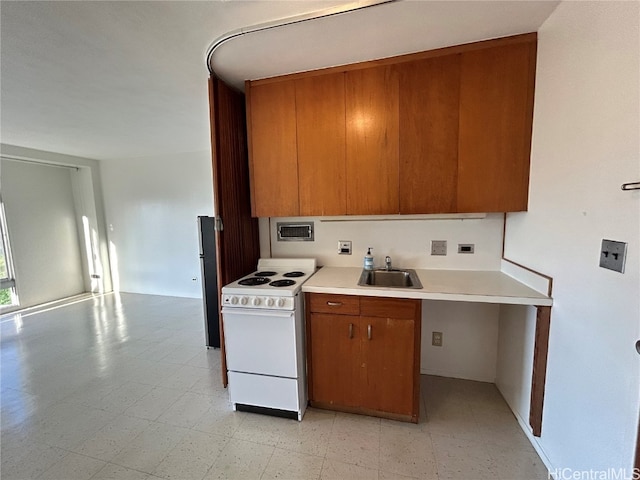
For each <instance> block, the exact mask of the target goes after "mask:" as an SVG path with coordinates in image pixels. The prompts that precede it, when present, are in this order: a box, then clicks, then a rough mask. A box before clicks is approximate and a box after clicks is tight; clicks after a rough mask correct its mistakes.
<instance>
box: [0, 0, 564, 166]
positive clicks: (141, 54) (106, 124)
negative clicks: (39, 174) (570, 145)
mask: <svg viewBox="0 0 640 480" xmlns="http://www.w3.org/2000/svg"><path fill="white" fill-rule="evenodd" d="M347 3H348V2H344V1H338V0H336V1H315V0H308V1H307V0H304V1H303V0H297V1H282V0H273V1H272V0H261V1H244V0H229V1H202V2H197V1H161V2H147V1H140V2H139V1H126V2H125V1H113V2H103V1H85V2H76V1H69V2H66V1H55V2H50V1H12V2H8V1H3V2H2V5H1V8H0V15H1V25H0V27H1V28H0V32H1V43H0V48H1V50H0V62H1V65H0V67H1V70H0V95H1V96H0V102H1V104H0V107H1V110H0V135H1V137H0V138H1V140H2V143H5V144H10V145H17V146H22V147H28V148H33V149H39V150H46V151H51V152H57V153H64V154H68V155H76V156H81V157H86V158H95V159H99V160H109V159H127V158H136V157H148V156H166V155H172V154H177V153H182V152H193V151H203V150H208V149H209V148H210V146H209V117H208V99H207V85H206V83H207V82H206V80H207V77H208V71H207V65H206V54H207V50H208V48H209V46H210V45H212V43H214V41H215V40H216V39H218V38H220V37H223V36H224V35H225V34H227V33H228V32H237V31H240V30H241V29H244V28H245V27H249V26H253V25H257V24H263V23H266V22H270V23H273V22H275V21H277V20H279V19H283V18H287V17H291V16H298V15H303V14H308V13H310V12H316V11H319V10H323V9H327V8H331V7H336V6H341V5H346V4H347ZM557 3H558V2H556V1H543V2H539V1H537V2H533V1H513V2H508V1H497V2H487V1H470V2H459V1H443V2H435V1H433V2H432V1H410V0H409V1H400V2H395V3H392V4H385V5H380V6H375V7H371V8H367V9H363V10H360V11H359V12H358V13H350V14H345V15H338V16H333V17H331V18H329V19H323V20H313V21H312V22H311V21H309V22H302V23H298V24H296V25H294V26H287V27H278V28H277V29H270V30H268V31H265V32H261V33H251V34H245V35H241V36H239V37H235V38H234V39H232V40H229V41H228V42H225V43H223V44H222V45H221V46H220V47H219V48H218V49H216V51H215V52H214V54H213V56H212V59H213V63H214V67H215V70H216V72H217V73H219V74H220V75H222V76H223V77H225V78H228V79H229V80H230V81H233V82H235V83H236V84H238V85H241V84H242V81H243V80H244V79H245V78H260V77H264V76H271V75H276V74H281V73H288V72H292V71H300V70H307V69H312V68H320V67H324V66H329V65H338V64H343V63H350V62H354V61H359V60H365V59H371V58H381V57H385V56H391V55H396V54H399V53H408V52H413V51H419V50H427V49H431V48H437V47H441V46H447V45H455V44H460V43H465V42H469V41H475V40H482V39H486V38H495V37H500V36H504V35H511V34H516V33H524V32H530V31H536V30H537V29H538V27H539V26H540V25H541V24H542V23H543V22H544V20H545V19H546V18H547V17H548V16H549V15H550V13H551V12H552V11H553V10H554V9H555V7H556V6H557ZM265 35H266V36H265ZM292 46H294V47H295V48H292ZM347 46H348V48H347Z"/></svg>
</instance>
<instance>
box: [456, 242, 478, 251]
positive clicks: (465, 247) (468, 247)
mask: <svg viewBox="0 0 640 480" xmlns="http://www.w3.org/2000/svg"><path fill="white" fill-rule="evenodd" d="M474 251H475V245H474V244H473V243H459V244H458V253H473V252H474Z"/></svg>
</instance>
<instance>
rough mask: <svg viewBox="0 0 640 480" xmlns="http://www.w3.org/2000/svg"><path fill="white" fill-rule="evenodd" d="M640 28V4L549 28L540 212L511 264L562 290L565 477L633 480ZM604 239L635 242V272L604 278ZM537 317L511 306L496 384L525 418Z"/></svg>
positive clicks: (557, 310) (556, 355) (554, 339)
mask: <svg viewBox="0 0 640 480" xmlns="http://www.w3.org/2000/svg"><path fill="white" fill-rule="evenodd" d="M639 19H640V4H639V3H638V2H562V3H561V4H560V5H559V6H558V8H557V9H556V11H555V12H554V13H553V14H552V15H551V16H550V18H549V19H548V20H547V21H546V22H545V24H544V25H543V26H542V28H541V29H540V31H539V44H538V67H537V81H536V99H535V114H534V125H533V146H532V156H531V187H530V199H529V206H530V207H529V212H528V213H524V214H510V215H509V216H508V219H507V225H506V251H505V254H506V256H507V257H508V258H510V259H512V260H514V261H516V262H519V263H522V264H524V265H527V266H528V267H531V268H533V269H536V270H538V271H540V272H543V273H545V274H547V275H550V276H552V277H553V279H554V281H553V286H554V287H553V297H554V306H553V310H552V317H551V332H550V342H549V357H548V369H547V383H546V394H545V401H544V417H543V424H542V437H540V438H539V439H537V440H536V442H537V446H538V448H539V449H540V451H541V452H542V453H543V454H544V455H545V456H546V459H547V461H548V462H549V466H550V467H552V473H553V472H554V471H555V469H564V468H567V469H570V470H568V472H569V473H568V474H570V475H572V474H573V472H575V471H589V470H592V471H596V472H602V471H607V469H620V468H626V469H627V471H626V475H627V477H626V478H631V470H630V469H631V467H632V460H633V452H634V446H635V442H636V432H637V425H638V411H639V409H640V395H639V392H640V357H639V356H638V354H637V353H636V351H635V348H634V343H635V342H636V340H637V339H638V338H640V295H639V294H638V292H640V278H639V275H640V259H639V255H638V252H639V250H640V218H639V217H640V215H639V211H640V192H638V191H635V192H623V191H621V189H620V185H621V184H622V183H624V182H632V181H638V180H640V152H639V145H640V134H639V132H640V120H639V119H640V111H639V109H640V96H639V88H638V85H640V78H639V72H640V48H639V46H640V28H639ZM603 238H607V239H614V240H620V241H624V242H628V256H627V261H626V270H625V273H624V274H620V273H617V272H613V271H610V270H605V269H602V268H599V267H598V261H599V250H600V242H601V240H602V239H603ZM532 310H533V309H531V308H526V307H501V312H502V316H501V321H500V333H499V335H500V348H499V359H498V381H497V383H498V385H499V387H500V389H501V390H502V393H503V394H504V395H505V398H506V399H507V400H508V401H509V403H510V405H511V406H512V408H514V409H515V410H516V412H517V413H518V415H519V416H520V417H521V418H524V419H527V418H528V395H529V386H528V382H529V381H530V372H531V365H530V359H531V351H532V348H533V347H532V346H533V333H534V322H535V317H534V315H533V311H532ZM523 314H524V316H523ZM565 474H567V471H565ZM564 478H569V477H567V476H565V477H564ZM603 478H604V477H603Z"/></svg>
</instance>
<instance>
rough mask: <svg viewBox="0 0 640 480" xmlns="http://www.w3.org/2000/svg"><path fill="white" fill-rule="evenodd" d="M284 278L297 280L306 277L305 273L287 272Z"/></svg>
mask: <svg viewBox="0 0 640 480" xmlns="http://www.w3.org/2000/svg"><path fill="white" fill-rule="evenodd" d="M282 276H283V277H287V278H296V277H304V272H298V271H295V272H287V273H285V274H284V275H282Z"/></svg>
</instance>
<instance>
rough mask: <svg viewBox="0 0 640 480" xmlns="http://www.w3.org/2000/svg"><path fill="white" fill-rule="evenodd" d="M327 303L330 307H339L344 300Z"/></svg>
mask: <svg viewBox="0 0 640 480" xmlns="http://www.w3.org/2000/svg"><path fill="white" fill-rule="evenodd" d="M327 305H329V306H330V307H339V306H341V305H342V302H327Z"/></svg>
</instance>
